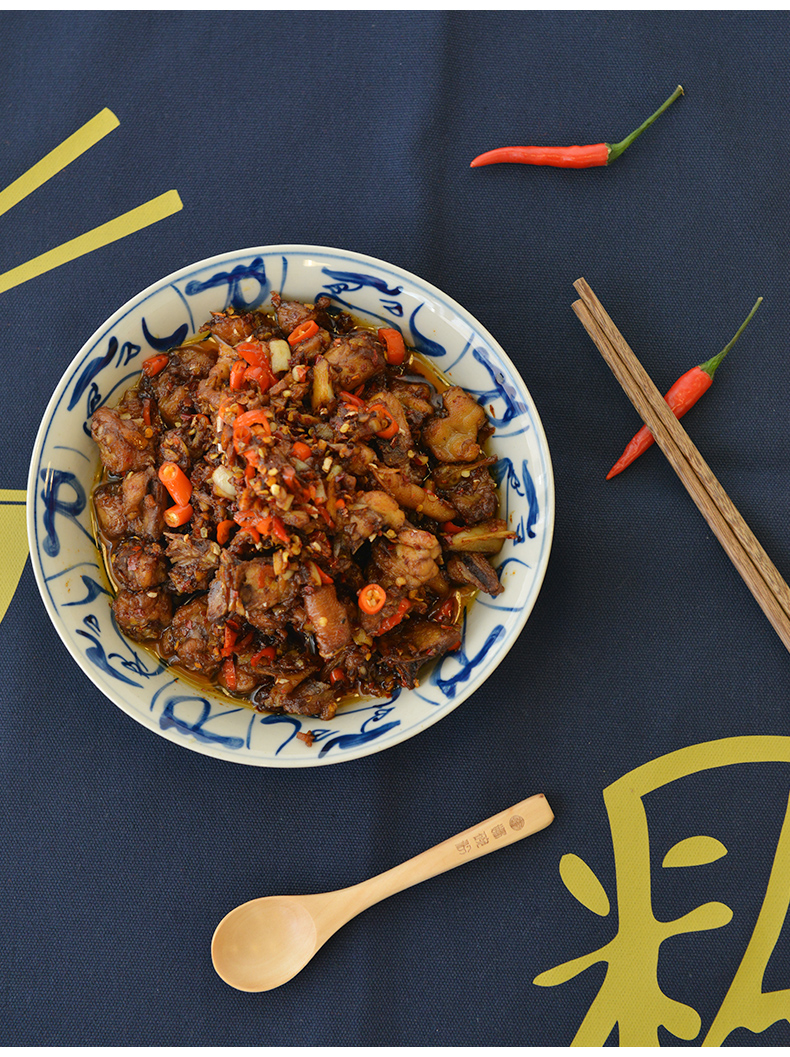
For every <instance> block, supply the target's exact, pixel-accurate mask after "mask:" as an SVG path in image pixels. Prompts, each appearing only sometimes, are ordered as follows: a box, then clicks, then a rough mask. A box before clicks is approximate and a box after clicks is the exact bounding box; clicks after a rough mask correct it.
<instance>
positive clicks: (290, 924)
mask: <svg viewBox="0 0 790 1057" xmlns="http://www.w3.org/2000/svg"><path fill="white" fill-rule="evenodd" d="M309 899H310V897H309V896H302V897H299V896H264V897H263V898H262V899H251V900H250V901H249V902H248V903H242V904H241V906H238V907H236V908H235V910H231V911H230V913H229V914H226V915H225V917H224V918H223V919H222V921H221V922H220V923H219V925H218V926H217V929H216V931H215V933H214V938H213V940H212V943H211V957H212V960H213V962H214V968H215V969H216V970H217V973H218V974H219V975H220V976H221V977H222V979H223V980H224V981H225V983H227V984H230V985H231V987H235V988H236V989H237V990H239V991H269V990H271V989H272V988H273V987H279V985H280V984H283V983H285V982H286V980H290V979H291V977H293V976H296V974H297V973H298V972H299V971H300V970H301V969H303V968H304V967H305V965H307V963H308V962H309V961H310V959H311V958H312V957H313V955H314V954H315V952H316V950H317V949H318V943H317V937H318V933H317V930H316V922H315V919H314V918H313V915H312V914H311V912H310V910H309V909H308V906H309V903H308V901H309Z"/></svg>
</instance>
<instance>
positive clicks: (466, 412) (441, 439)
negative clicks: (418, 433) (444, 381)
mask: <svg viewBox="0 0 790 1057" xmlns="http://www.w3.org/2000/svg"><path fill="white" fill-rule="evenodd" d="M442 403H443V404H444V409H445V411H446V412H447V413H446V415H444V416H443V417H439V416H438V415H437V416H435V417H434V418H431V419H429V420H428V422H427V424H426V425H425V428H424V429H423V431H422V438H423V440H424V441H425V443H426V444H427V445H428V447H429V448H430V449H431V452H432V453H433V454H434V456H435V457H436V458H437V459H438V460H439V462H474V461H475V460H476V459H479V458H480V455H481V454H482V452H481V450H480V445H479V444H478V443H477V435H478V433H479V432H480V430H481V429H482V427H483V426H484V425H485V423H486V413H485V410H484V409H483V408H482V407H481V406H480V405H479V404H478V402H477V401H476V400H475V399H474V397H472V396H470V395H469V393H467V392H466V391H465V390H464V389H461V387H460V386H458V385H451V386H450V388H449V389H446V390H445V391H444V393H442Z"/></svg>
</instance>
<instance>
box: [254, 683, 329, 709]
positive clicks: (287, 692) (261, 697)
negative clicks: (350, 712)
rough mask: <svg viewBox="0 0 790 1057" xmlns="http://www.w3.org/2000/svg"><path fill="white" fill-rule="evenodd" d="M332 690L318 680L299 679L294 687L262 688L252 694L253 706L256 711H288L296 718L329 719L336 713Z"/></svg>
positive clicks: (280, 685) (285, 685)
mask: <svg viewBox="0 0 790 1057" xmlns="http://www.w3.org/2000/svg"><path fill="white" fill-rule="evenodd" d="M336 696H337V694H336V691H335V688H334V687H333V686H331V685H329V684H328V683H323V682H321V681H320V680H319V679H315V678H313V677H309V678H307V679H302V680H301V681H300V682H299V684H298V685H297V686H295V687H289V686H288V685H287V684H280V683H275V684H274V685H273V686H270V687H261V689H260V690H257V691H256V692H255V695H254V699H253V700H254V702H255V707H256V708H257V709H258V710H259V711H266V712H287V713H289V714H291V715H297V716H315V717H316V718H318V719H323V720H327V719H332V717H333V716H334V714H335V713H336V712H337V700H336Z"/></svg>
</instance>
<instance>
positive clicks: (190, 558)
mask: <svg viewBox="0 0 790 1057" xmlns="http://www.w3.org/2000/svg"><path fill="white" fill-rule="evenodd" d="M165 536H166V538H167V539H168V540H169V541H170V542H169V544H168V546H167V550H166V551H165V553H166V554H167V557H168V558H169V559H170V561H171V563H172V565H171V568H170V576H169V583H170V587H171V588H172V590H173V591H175V593H176V594H177V595H188V594H192V593H193V592H195V591H205V590H206V588H207V587H208V584H209V582H210V580H211V579H212V578H213V575H214V571H215V569H217V567H218V566H219V556H220V554H221V553H222V548H221V547H220V546H219V544H218V543H214V541H213V540H209V539H195V538H194V537H193V536H188V535H186V534H184V533H180V532H166V533H165Z"/></svg>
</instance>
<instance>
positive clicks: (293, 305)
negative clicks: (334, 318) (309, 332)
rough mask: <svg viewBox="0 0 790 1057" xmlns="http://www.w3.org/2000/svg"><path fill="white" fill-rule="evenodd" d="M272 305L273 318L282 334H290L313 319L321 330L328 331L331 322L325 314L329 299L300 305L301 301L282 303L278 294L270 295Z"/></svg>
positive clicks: (324, 298)
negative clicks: (273, 308)
mask: <svg viewBox="0 0 790 1057" xmlns="http://www.w3.org/2000/svg"><path fill="white" fill-rule="evenodd" d="M272 304H273V305H274V307H275V313H274V314H275V318H276V319H277V324H278V326H279V327H280V330H282V332H283V334H290V333H292V332H293V331H294V330H296V328H297V327H298V326H299V324H300V323H306V322H307V321H308V320H310V319H314V320H315V321H316V323H317V324H318V325H319V327H321V328H322V329H323V330H330V329H331V327H332V322H331V320H330V319H329V316H328V315H327V313H326V309H327V307H328V305H329V299H328V298H326V297H319V298H318V300H317V301H316V302H315V304H313V305H309V304H302V302H301V301H283V300H282V298H281V297H280V295H279V294H272Z"/></svg>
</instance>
